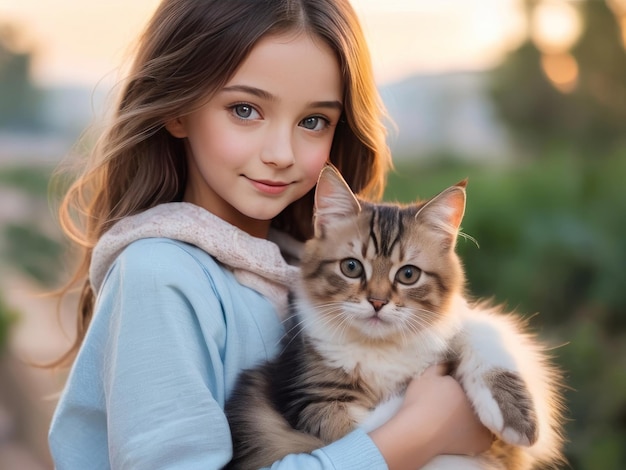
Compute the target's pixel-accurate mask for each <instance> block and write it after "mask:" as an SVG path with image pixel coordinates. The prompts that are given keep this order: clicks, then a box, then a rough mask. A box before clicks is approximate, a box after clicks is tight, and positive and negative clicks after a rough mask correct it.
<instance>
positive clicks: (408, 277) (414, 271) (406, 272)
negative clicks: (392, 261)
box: [396, 264, 422, 286]
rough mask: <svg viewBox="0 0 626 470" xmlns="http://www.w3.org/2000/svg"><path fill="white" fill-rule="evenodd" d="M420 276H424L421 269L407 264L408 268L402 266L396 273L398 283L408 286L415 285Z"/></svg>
mask: <svg viewBox="0 0 626 470" xmlns="http://www.w3.org/2000/svg"><path fill="white" fill-rule="evenodd" d="M420 274H422V270H421V269H420V268H418V267H416V266H412V265H410V264H407V265H406V266H402V267H401V268H400V269H398V272H397V273H396V281H398V282H399V283H400V284H406V285H407V286H408V285H411V284H415V283H416V282H417V280H418V279H419V278H420Z"/></svg>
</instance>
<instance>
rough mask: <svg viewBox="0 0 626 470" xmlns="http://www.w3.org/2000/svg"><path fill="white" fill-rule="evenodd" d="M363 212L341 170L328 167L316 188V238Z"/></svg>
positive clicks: (322, 173)
mask: <svg viewBox="0 0 626 470" xmlns="http://www.w3.org/2000/svg"><path fill="white" fill-rule="evenodd" d="M359 212H361V205H360V204H359V201H357V199H356V197H355V196H354V194H353V193H352V191H351V190H350V187H349V186H348V183H346V182H345V180H344V179H343V178H342V176H341V174H340V173H339V170H337V169H336V168H335V167H334V166H332V165H330V164H329V165H326V166H325V167H324V168H323V169H322V172H321V173H320V176H319V179H318V180H317V186H316V188H315V217H314V223H313V228H314V231H315V236H322V235H323V233H324V228H325V227H326V226H330V225H332V224H334V223H336V222H338V221H342V220H345V219H346V218H350V217H354V216H355V215H357V214H358V213H359Z"/></svg>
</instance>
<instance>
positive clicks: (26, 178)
mask: <svg viewBox="0 0 626 470" xmlns="http://www.w3.org/2000/svg"><path fill="white" fill-rule="evenodd" d="M50 174H51V170H50V168H48V167H45V166H43V167H40V166H13V167H5V168H0V186H6V187H10V188H14V189H18V190H20V191H24V192H26V193H28V194H29V195H31V196H34V197H37V198H43V200H45V198H46V197H47V195H48V181H49V180H50Z"/></svg>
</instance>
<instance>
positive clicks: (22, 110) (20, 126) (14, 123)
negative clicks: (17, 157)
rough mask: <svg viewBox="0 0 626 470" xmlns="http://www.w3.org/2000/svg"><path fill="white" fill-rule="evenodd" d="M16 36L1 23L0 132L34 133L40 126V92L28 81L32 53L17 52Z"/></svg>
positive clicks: (11, 28)
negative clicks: (1, 130) (3, 130)
mask: <svg viewBox="0 0 626 470" xmlns="http://www.w3.org/2000/svg"><path fill="white" fill-rule="evenodd" d="M17 43H18V33H17V31H16V30H15V28H14V27H13V26H10V25H7V24H0V129H5V130H8V131H19V130H33V129H34V130H37V129H40V128H41V127H42V119H41V114H40V108H41V101H42V97H43V96H42V92H41V91H40V90H39V89H37V87H36V86H35V85H34V84H33V83H32V80H31V79H30V67H31V62H32V51H25V52H22V51H19V49H18V47H17V46H16V45H17Z"/></svg>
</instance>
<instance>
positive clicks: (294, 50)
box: [166, 34, 343, 237]
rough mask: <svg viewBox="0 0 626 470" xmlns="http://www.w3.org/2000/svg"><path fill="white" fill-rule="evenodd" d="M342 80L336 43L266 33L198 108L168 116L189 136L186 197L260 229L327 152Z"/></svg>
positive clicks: (302, 189)
mask: <svg viewBox="0 0 626 470" xmlns="http://www.w3.org/2000/svg"><path fill="white" fill-rule="evenodd" d="M342 90H343V84H342V80H341V73H340V69H339V63H338V61H337V59H336V57H335V55H334V54H333V52H332V50H331V49H330V48H329V47H328V46H327V45H326V44H324V43H323V42H322V41H318V40H314V39H312V38H311V37H310V36H308V35H307V34H297V35H294V34H287V35H273V36H268V37H266V38H264V39H262V40H261V41H259V42H258V44H257V45H256V46H255V47H254V48H253V50H252V52H251V53H250V55H249V56H248V58H247V59H246V60H245V61H244V62H243V63H242V64H241V66H240V68H239V69H238V71H237V72H236V73H235V75H234V76H233V77H232V79H231V80H230V81H229V82H228V83H227V84H226V86H224V87H223V88H222V89H220V90H218V91H217V93H216V94H215V95H214V96H213V97H212V98H211V100H210V101H209V102H208V103H207V104H206V105H204V106H203V107H202V108H200V109H199V110H198V111H196V112H194V113H192V114H189V115H187V116H184V117H182V118H179V119H175V120H173V121H170V122H168V123H167V126H166V127H167V129H168V130H169V132H170V133H171V134H172V135H174V136H175V137H184V138H186V148H187V159H188V163H189V177H188V180H187V187H186V190H185V196H184V199H185V201H188V202H192V203H194V204H196V205H198V206H201V207H204V208H205V209H207V210H209V211H211V212H212V213H213V214H215V215H217V216H219V217H220V218H222V219H223V220H225V221H227V222H229V223H231V224H233V225H235V226H237V227H239V228H241V229H242V230H245V231H246V232H248V233H250V234H251V235H253V236H256V237H266V236H267V231H268V229H269V224H270V222H271V219H272V218H274V217H275V216H276V215H278V214H279V213H280V212H281V211H282V210H283V209H284V208H285V207H287V206H288V205H289V204H291V203H292V202H294V201H295V200H297V199H299V198H301V197H302V196H303V195H305V194H306V193H307V192H308V191H309V190H310V189H311V188H312V187H313V186H314V185H315V183H316V182H317V177H318V175H319V173H320V171H321V169H322V167H323V166H324V163H325V162H326V161H327V160H328V157H329V154H330V147H331V144H332V140H333V135H334V131H335V127H336V125H337V121H338V120H339V117H340V115H341V111H342V106H343V103H342V97H343V92H342Z"/></svg>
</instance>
